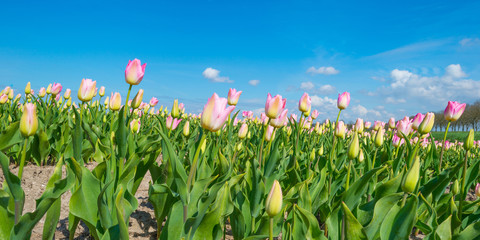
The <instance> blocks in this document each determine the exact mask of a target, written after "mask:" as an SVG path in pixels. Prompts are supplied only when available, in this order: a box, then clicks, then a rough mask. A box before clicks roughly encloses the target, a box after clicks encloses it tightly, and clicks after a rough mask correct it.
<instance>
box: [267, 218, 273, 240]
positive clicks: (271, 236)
mask: <svg viewBox="0 0 480 240" xmlns="http://www.w3.org/2000/svg"><path fill="white" fill-rule="evenodd" d="M268 233H269V237H270V238H269V239H270V240H273V218H272V217H271V218H270V228H269V231H268Z"/></svg>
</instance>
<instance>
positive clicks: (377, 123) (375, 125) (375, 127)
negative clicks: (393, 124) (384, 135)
mask: <svg viewBox="0 0 480 240" xmlns="http://www.w3.org/2000/svg"><path fill="white" fill-rule="evenodd" d="M383 126H385V123H384V122H382V121H375V122H374V123H373V130H375V131H378V129H380V128H382V127H383Z"/></svg>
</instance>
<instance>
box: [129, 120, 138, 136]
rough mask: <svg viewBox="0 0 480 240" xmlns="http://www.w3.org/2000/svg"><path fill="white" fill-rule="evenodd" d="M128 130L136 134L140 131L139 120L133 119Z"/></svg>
mask: <svg viewBox="0 0 480 240" xmlns="http://www.w3.org/2000/svg"><path fill="white" fill-rule="evenodd" d="M130 129H131V130H132V132H133V133H138V132H139V131H140V119H133V120H132V121H131V122H130Z"/></svg>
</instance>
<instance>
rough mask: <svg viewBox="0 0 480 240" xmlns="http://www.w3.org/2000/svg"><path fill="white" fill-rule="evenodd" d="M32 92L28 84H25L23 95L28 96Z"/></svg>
mask: <svg viewBox="0 0 480 240" xmlns="http://www.w3.org/2000/svg"><path fill="white" fill-rule="evenodd" d="M31 92H32V88H31V87H30V82H28V83H27V86H26V87H25V94H30V93H31Z"/></svg>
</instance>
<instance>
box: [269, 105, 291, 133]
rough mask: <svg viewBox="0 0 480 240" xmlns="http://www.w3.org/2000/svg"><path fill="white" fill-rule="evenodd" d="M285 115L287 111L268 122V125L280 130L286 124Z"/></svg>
mask: <svg viewBox="0 0 480 240" xmlns="http://www.w3.org/2000/svg"><path fill="white" fill-rule="evenodd" d="M287 113H288V109H285V110H283V112H282V113H281V114H280V116H278V118H275V119H272V120H270V125H272V126H274V127H276V128H281V127H283V126H284V125H285V124H286V123H287Z"/></svg>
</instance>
